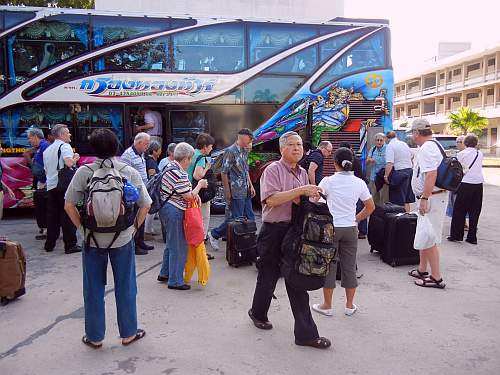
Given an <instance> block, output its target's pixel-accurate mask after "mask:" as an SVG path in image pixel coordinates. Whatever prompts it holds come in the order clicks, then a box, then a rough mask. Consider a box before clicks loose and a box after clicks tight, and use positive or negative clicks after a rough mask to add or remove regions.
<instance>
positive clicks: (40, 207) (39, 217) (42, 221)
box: [33, 189, 48, 229]
mask: <svg viewBox="0 0 500 375" xmlns="http://www.w3.org/2000/svg"><path fill="white" fill-rule="evenodd" d="M47 194H48V193H47V191H46V190H45V189H43V190H35V191H34V192H33V204H34V205H35V218H36V224H37V225H38V227H39V228H40V229H43V228H47Z"/></svg>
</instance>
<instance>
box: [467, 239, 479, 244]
mask: <svg viewBox="0 0 500 375" xmlns="http://www.w3.org/2000/svg"><path fill="white" fill-rule="evenodd" d="M465 242H468V243H470V244H471V245H477V240H469V239H468V238H467V239H466V240H465Z"/></svg>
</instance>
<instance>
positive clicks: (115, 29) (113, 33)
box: [92, 16, 170, 48]
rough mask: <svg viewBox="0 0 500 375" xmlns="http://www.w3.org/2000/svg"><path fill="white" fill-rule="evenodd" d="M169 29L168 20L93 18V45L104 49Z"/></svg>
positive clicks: (120, 17) (114, 17) (116, 17)
mask: <svg viewBox="0 0 500 375" xmlns="http://www.w3.org/2000/svg"><path fill="white" fill-rule="evenodd" d="M169 28H170V21H169V20H168V19H167V18H150V17H147V18H146V17H142V18H139V17H122V16H93V17H92V31H93V40H92V45H93V46H94V47H96V48H98V47H103V46H107V45H110V44H113V43H115V42H121V41H124V40H127V39H133V38H137V37H140V36H143V35H147V34H154V33H157V32H160V31H165V30H168V29H169Z"/></svg>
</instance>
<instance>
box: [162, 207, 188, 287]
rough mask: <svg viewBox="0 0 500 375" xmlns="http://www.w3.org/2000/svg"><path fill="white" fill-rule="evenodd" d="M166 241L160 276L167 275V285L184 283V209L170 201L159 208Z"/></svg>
mask: <svg viewBox="0 0 500 375" xmlns="http://www.w3.org/2000/svg"><path fill="white" fill-rule="evenodd" d="M160 219H161V221H162V223H163V228H165V238H166V240H167V243H166V245H165V251H164V252H163V263H162V265H161V270H160V276H163V277H168V285H171V286H180V285H184V266H185V265H186V257H187V243H186V238H185V237H184V211H183V210H181V209H179V208H177V207H175V206H174V205H172V204H170V203H166V204H165V205H164V206H163V207H162V208H161V210H160Z"/></svg>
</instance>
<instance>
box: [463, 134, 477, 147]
mask: <svg viewBox="0 0 500 375" xmlns="http://www.w3.org/2000/svg"><path fill="white" fill-rule="evenodd" d="M478 143H479V138H478V137H477V135H475V134H467V135H466V136H465V138H464V145H465V147H477V144H478Z"/></svg>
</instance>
